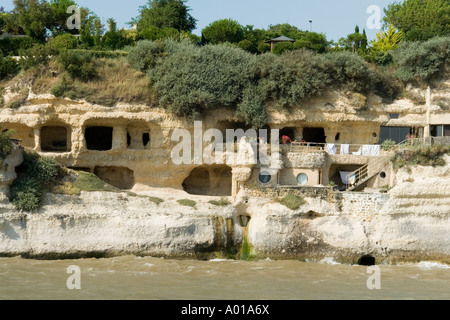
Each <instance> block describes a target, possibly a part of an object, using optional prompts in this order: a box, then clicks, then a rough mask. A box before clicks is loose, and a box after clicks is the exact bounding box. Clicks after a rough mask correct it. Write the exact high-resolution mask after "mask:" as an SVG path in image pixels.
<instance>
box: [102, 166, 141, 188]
mask: <svg viewBox="0 0 450 320" xmlns="http://www.w3.org/2000/svg"><path fill="white" fill-rule="evenodd" d="M94 174H95V175H96V176H97V177H99V178H100V179H101V180H103V181H105V182H106V183H109V184H110V185H112V186H113V187H116V188H118V189H122V190H130V189H132V188H133V186H134V172H133V170H130V169H128V168H125V167H95V168H94Z"/></svg>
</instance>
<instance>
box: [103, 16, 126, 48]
mask: <svg viewBox="0 0 450 320" xmlns="http://www.w3.org/2000/svg"><path fill="white" fill-rule="evenodd" d="M107 22H108V32H106V33H105V35H104V36H103V38H102V44H103V46H104V47H105V48H106V49H109V50H118V49H122V48H123V47H125V46H126V45H129V44H131V41H130V39H129V38H128V37H127V35H126V32H125V30H117V23H116V21H115V20H114V19H113V18H109V19H108V21H107Z"/></svg>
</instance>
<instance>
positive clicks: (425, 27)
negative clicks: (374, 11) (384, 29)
mask: <svg viewBox="0 0 450 320" xmlns="http://www.w3.org/2000/svg"><path fill="white" fill-rule="evenodd" d="M384 12H385V17H384V21H385V23H388V24H392V25H393V26H394V27H396V28H397V29H399V30H401V31H402V32H403V33H404V34H405V38H406V40H407V41H425V40H428V39H431V38H433V37H436V36H448V35H449V34H450V3H449V1H448V0H427V1H423V0H406V1H402V2H395V3H393V4H390V5H389V6H388V7H387V8H386V9H385V10H384Z"/></svg>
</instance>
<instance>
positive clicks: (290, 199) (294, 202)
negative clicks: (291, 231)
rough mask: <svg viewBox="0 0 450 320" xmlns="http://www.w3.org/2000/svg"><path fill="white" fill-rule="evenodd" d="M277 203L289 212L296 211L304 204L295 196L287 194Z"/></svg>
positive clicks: (300, 198)
mask: <svg viewBox="0 0 450 320" xmlns="http://www.w3.org/2000/svg"><path fill="white" fill-rule="evenodd" d="M279 202H280V203H281V204H282V205H284V206H286V207H288V208H289V209H291V210H297V209H298V208H300V206H302V205H303V204H305V200H304V199H303V198H302V197H301V196H298V195H296V194H288V195H287V196H285V197H284V198H282V199H280V200H279Z"/></svg>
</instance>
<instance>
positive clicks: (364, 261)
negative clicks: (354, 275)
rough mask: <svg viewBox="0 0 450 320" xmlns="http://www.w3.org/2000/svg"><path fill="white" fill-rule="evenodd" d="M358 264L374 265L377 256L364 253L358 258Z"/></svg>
mask: <svg viewBox="0 0 450 320" xmlns="http://www.w3.org/2000/svg"><path fill="white" fill-rule="evenodd" d="M358 265H360V266H374V265H375V258H374V257H372V256H371V255H364V256H362V257H360V258H359V259H358Z"/></svg>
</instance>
